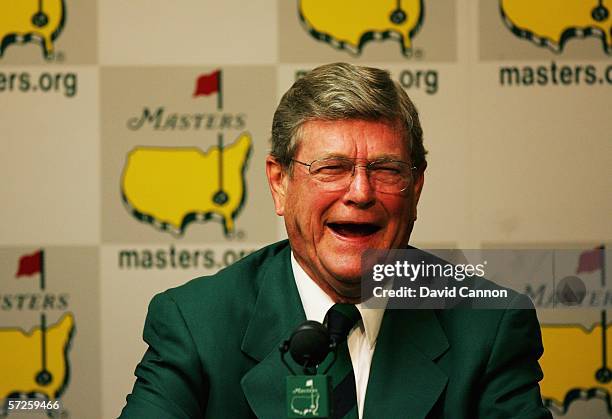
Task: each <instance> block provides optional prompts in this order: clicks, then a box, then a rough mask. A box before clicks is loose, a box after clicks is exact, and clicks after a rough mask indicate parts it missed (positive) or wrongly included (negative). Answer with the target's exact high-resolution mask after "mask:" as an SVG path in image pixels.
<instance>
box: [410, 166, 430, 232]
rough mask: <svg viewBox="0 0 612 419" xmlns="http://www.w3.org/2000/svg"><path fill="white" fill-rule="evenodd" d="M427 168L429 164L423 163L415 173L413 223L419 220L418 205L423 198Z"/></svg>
mask: <svg viewBox="0 0 612 419" xmlns="http://www.w3.org/2000/svg"><path fill="white" fill-rule="evenodd" d="M426 168H427V163H423V165H422V166H421V167H419V168H418V169H416V170H415V172H414V180H413V185H412V205H413V206H414V208H413V211H412V214H413V221H416V219H417V205H418V203H419V199H420V198H421V191H422V190H423V185H424V184H425V169H426Z"/></svg>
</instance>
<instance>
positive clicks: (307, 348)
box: [279, 320, 336, 418]
mask: <svg viewBox="0 0 612 419" xmlns="http://www.w3.org/2000/svg"><path fill="white" fill-rule="evenodd" d="M335 348H336V343H335V341H333V340H332V339H331V337H330V334H329V331H328V330H327V327H325V326H324V325H322V324H321V323H319V322H317V321H314V320H308V321H306V322H304V323H302V324H300V325H299V326H298V327H297V328H296V329H295V330H294V331H293V333H291V336H290V337H289V339H288V340H285V341H283V343H282V344H281V345H280V347H279V350H280V352H281V361H282V362H283V364H285V366H286V367H287V369H288V370H289V371H290V372H291V375H290V376H287V382H286V387H287V396H286V397H287V399H286V400H287V403H286V404H287V417H288V418H328V417H329V416H330V413H331V398H330V394H331V378H330V377H329V376H327V375H325V374H326V373H327V371H328V370H329V367H331V364H333V363H334V362H335V360H336V359H335V355H336V352H335V351H334V349H335ZM330 351H334V352H333V353H334V359H333V360H332V363H331V364H330V365H329V366H328V368H327V369H326V370H325V371H324V372H323V374H322V375H321V374H317V368H318V367H319V365H321V363H322V362H323V361H324V360H325V358H327V355H328V354H329V352H330ZM287 352H289V353H290V354H291V358H293V360H294V361H295V363H296V364H298V365H299V366H301V367H302V370H303V375H296V374H295V372H294V371H293V369H292V368H291V367H290V366H289V364H287V361H285V354H286V353H287Z"/></svg>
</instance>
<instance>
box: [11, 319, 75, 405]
mask: <svg viewBox="0 0 612 419" xmlns="http://www.w3.org/2000/svg"><path fill="white" fill-rule="evenodd" d="M43 316H44V315H43ZM43 319H44V317H43ZM73 332H74V317H73V315H72V313H64V315H63V316H62V318H61V319H59V320H58V322H57V323H55V324H53V325H51V326H49V327H48V328H47V327H45V325H44V320H43V321H42V323H41V325H40V326H36V327H34V328H33V329H32V330H31V331H29V332H26V331H23V330H21V329H19V328H0V342H2V345H0V371H2V375H3V376H4V377H10V379H8V380H6V379H2V380H0V400H4V399H8V398H19V397H20V396H23V395H27V396H29V397H34V396H43V397H45V398H47V399H49V400H55V399H57V398H58V397H59V396H61V395H62V394H63V392H64V390H65V388H66V385H67V384H68V378H69V366H68V365H69V364H68V359H67V358H68V349H69V348H70V342H71V339H72V336H73ZM41 358H42V359H41Z"/></svg>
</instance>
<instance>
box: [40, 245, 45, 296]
mask: <svg viewBox="0 0 612 419" xmlns="http://www.w3.org/2000/svg"><path fill="white" fill-rule="evenodd" d="M40 290H41V291H44V290H45V251H44V250H42V249H41V250H40Z"/></svg>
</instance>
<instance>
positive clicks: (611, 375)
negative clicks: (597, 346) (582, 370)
mask: <svg viewBox="0 0 612 419" xmlns="http://www.w3.org/2000/svg"><path fill="white" fill-rule="evenodd" d="M600 249H601V250H600V251H601V286H602V287H605V286H606V258H605V257H606V248H605V246H604V245H601V247H600ZM606 317H607V316H606V310H601V350H602V354H601V363H602V366H601V368H600V369H598V370H597V372H596V373H595V378H596V379H597V381H599V382H600V383H604V384H605V383H609V382H610V381H612V370H610V368H608V354H607V342H606V339H607V330H606V325H607V320H606Z"/></svg>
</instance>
